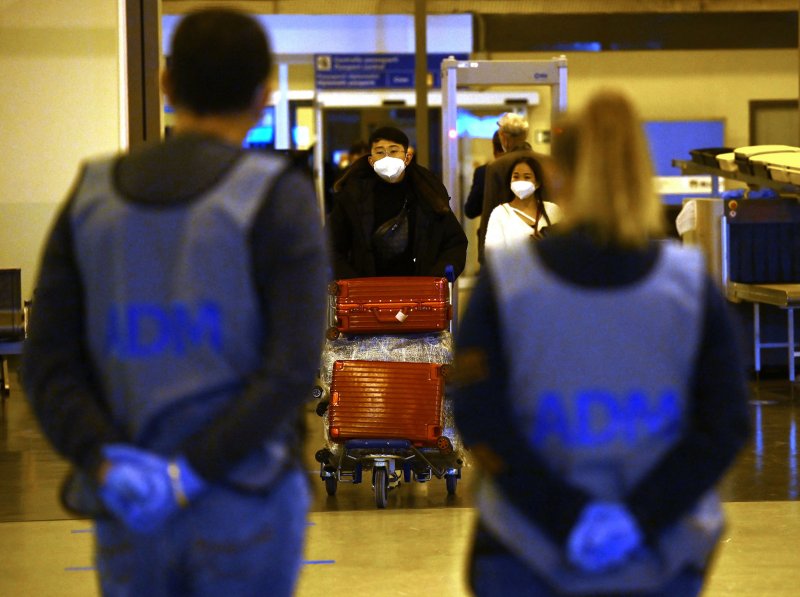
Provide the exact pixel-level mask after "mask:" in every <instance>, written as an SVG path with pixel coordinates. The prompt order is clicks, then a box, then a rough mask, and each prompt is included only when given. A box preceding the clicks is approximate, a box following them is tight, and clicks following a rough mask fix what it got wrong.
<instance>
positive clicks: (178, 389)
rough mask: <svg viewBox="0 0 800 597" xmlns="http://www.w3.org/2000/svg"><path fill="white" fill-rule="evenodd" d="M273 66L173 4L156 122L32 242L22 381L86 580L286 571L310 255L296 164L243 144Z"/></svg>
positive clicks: (88, 178)
mask: <svg viewBox="0 0 800 597" xmlns="http://www.w3.org/2000/svg"><path fill="white" fill-rule="evenodd" d="M271 68H272V57H271V52H270V49H269V43H268V40H267V37H266V35H265V33H264V31H263V30H262V28H261V27H260V25H259V24H258V22H257V21H255V20H254V19H252V18H251V17H249V16H246V15H244V14H241V13H238V12H234V11H230V10H206V11H199V12H196V13H191V14H189V15H187V16H186V17H185V18H184V19H183V20H182V21H181V22H180V24H179V26H178V28H177V29H176V31H175V34H174V38H173V42H172V52H171V56H170V60H169V65H168V68H167V70H166V71H165V73H164V75H163V77H162V85H163V88H164V91H165V93H166V94H167V96H168V98H169V100H170V103H171V104H172V105H173V106H174V108H175V127H174V130H175V135H174V136H173V137H172V138H170V139H169V140H167V141H166V142H164V143H161V144H157V145H154V146H150V147H147V148H144V149H141V150H138V151H134V152H131V153H129V154H126V155H122V156H111V157H107V158H102V159H97V160H93V161H90V162H89V163H88V164H87V165H86V166H85V167H84V168H83V169H82V170H81V173H80V176H79V178H78V180H77V183H76V184H75V187H74V189H73V191H72V193H71V194H70V196H69V198H68V200H67V202H66V204H65V206H64V208H63V209H62V210H61V212H60V214H59V215H58V218H57V220H56V222H55V225H54V228H53V230H52V232H51V234H50V237H49V240H48V242H47V245H46V248H45V252H44V256H43V261H42V264H41V271H40V274H39V279H38V283H37V291H36V312H35V314H34V315H33V318H32V320H31V322H30V323H31V326H30V339H29V341H28V343H27V345H26V352H25V355H24V363H23V366H24V369H23V380H24V386H25V390H26V393H27V396H28V398H29V400H30V402H31V404H32V406H33V409H34V411H35V413H36V415H37V416H38V418H39V420H40V421H41V425H42V427H43V429H44V431H45V433H46V435H47V437H48V438H49V439H50V441H51V442H52V443H53V445H54V446H55V448H56V449H57V450H58V451H59V452H60V453H61V454H62V455H63V456H64V457H66V458H67V459H68V460H69V461H70V462H71V463H72V464H73V465H74V468H75V474H73V475H72V476H71V477H70V479H69V482H68V484H67V485H66V486H65V492H64V498H65V501H66V503H67V505H68V506H69V507H71V508H74V509H77V510H79V511H80V512H82V513H83V514H85V515H89V516H92V517H94V518H95V522H96V539H97V541H96V546H97V551H96V563H97V569H98V573H99V577H100V585H101V588H102V591H103V594H104V595H182V596H184V595H215V596H219V595H237V596H239V595H252V596H256V595H258V596H263V595H287V596H288V595H291V594H292V591H293V587H294V584H295V582H296V578H297V575H298V572H299V568H300V564H301V561H302V560H301V558H302V549H303V536H304V529H305V525H306V522H305V517H306V511H307V507H308V504H309V496H308V493H307V486H306V480H305V478H304V473H303V471H302V470H301V469H300V467H299V465H298V463H299V459H298V458H297V450H296V444H297V442H298V439H299V437H298V431H297V426H296V421H297V420H298V415H299V413H300V408H299V407H300V406H301V405H302V403H303V402H304V401H305V398H306V396H307V393H308V389H309V388H310V387H311V385H312V382H313V376H314V372H315V370H316V368H317V365H318V360H319V351H320V347H321V342H322V336H323V328H324V319H325V298H324V297H325V285H326V281H327V279H328V277H329V262H328V258H327V254H326V248H325V241H324V234H323V231H322V227H321V217H320V215H319V213H318V208H317V207H316V205H317V203H316V200H315V196H314V192H313V187H312V185H311V183H310V181H309V180H308V178H307V177H306V176H305V175H303V174H302V173H301V172H299V171H297V170H295V169H293V168H292V167H291V166H290V165H289V163H288V162H287V161H286V160H285V159H283V158H282V157H279V156H277V155H271V154H267V153H261V152H259V153H256V152H250V151H246V150H244V149H242V143H243V140H244V138H245V135H246V133H247V131H248V130H249V129H250V128H251V127H252V126H254V125H255V124H256V123H257V122H258V120H259V118H260V115H261V112H262V109H263V106H264V104H265V102H266V100H267V98H268V97H269V86H268V81H269V76H270V72H271Z"/></svg>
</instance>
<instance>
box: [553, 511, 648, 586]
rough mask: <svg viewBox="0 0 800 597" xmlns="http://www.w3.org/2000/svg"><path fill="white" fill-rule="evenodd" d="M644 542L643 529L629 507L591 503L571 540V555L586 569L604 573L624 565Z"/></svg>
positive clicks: (569, 540)
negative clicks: (629, 510)
mask: <svg viewBox="0 0 800 597" xmlns="http://www.w3.org/2000/svg"><path fill="white" fill-rule="evenodd" d="M641 544H642V532H641V530H640V529H639V526H638V525H637V523H636V520H635V519H634V518H633V516H632V515H631V513H630V512H628V510H627V508H625V506H623V505H622V504H618V503H613V502H591V503H590V504H589V505H587V506H586V507H585V508H584V509H583V512H581V515H580V517H579V518H578V522H577V523H576V524H575V526H574V527H573V529H572V531H571V532H570V536H569V538H568V540H567V555H568V558H569V560H570V562H572V564H573V565H575V566H577V567H578V568H580V569H582V570H584V571H586V572H604V571H606V570H608V569H610V568H613V567H614V566H617V565H619V564H622V563H623V562H624V561H625V560H627V559H628V557H629V556H630V555H631V554H632V553H633V552H634V551H635V550H636V549H638V548H639V547H640V546H641Z"/></svg>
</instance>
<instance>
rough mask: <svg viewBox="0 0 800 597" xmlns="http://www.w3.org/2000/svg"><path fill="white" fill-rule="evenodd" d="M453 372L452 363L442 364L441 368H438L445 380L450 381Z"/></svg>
mask: <svg viewBox="0 0 800 597" xmlns="http://www.w3.org/2000/svg"><path fill="white" fill-rule="evenodd" d="M453 373H454V370H453V366H452V365H442V367H441V369H439V374H440V375H441V376H442V379H444V380H445V381H450V380H451V379H452V378H453Z"/></svg>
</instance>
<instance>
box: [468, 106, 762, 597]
mask: <svg viewBox="0 0 800 597" xmlns="http://www.w3.org/2000/svg"><path fill="white" fill-rule="evenodd" d="M553 157H554V159H555V162H556V164H557V166H558V168H559V170H558V171H559V173H560V174H559V177H558V179H557V180H553V181H552V182H553V185H552V186H554V187H557V188H558V189H559V190H560V193H559V194H560V199H561V201H560V205H561V207H562V209H563V210H564V220H563V221H562V223H561V224H562V226H563V227H562V230H561V232H560V233H559V234H554V235H553V236H550V237H548V238H545V239H544V240H542V241H540V242H538V243H531V242H526V241H521V242H520V243H518V244H516V245H514V246H511V247H509V248H507V249H503V250H502V251H497V252H494V253H493V254H491V255H487V262H486V264H485V265H486V267H485V268H484V270H483V271H482V272H481V278H480V280H479V282H478V284H477V286H476V288H475V290H474V292H473V295H472V298H471V300H470V304H469V306H468V308H467V312H466V313H465V316H464V318H463V320H462V323H461V327H460V333H459V337H458V339H457V360H456V363H457V366H456V371H457V372H458V373H457V377H458V380H457V381H458V388H457V391H456V392H455V396H454V415H455V421H456V424H457V426H458V428H459V430H460V431H461V434H462V438H463V440H464V442H465V445H467V446H469V447H470V448H471V454H472V456H473V457H474V458H475V460H477V461H478V462H479V463H481V464H482V465H483V470H484V472H485V473H486V475H485V478H484V479H483V481H482V482H481V484H480V489H479V490H478V499H477V502H478V509H479V524H478V528H477V531H476V533H475V539H474V543H473V548H472V554H471V565H470V569H471V570H470V571H471V582H472V587H473V589H474V591H475V594H476V595H479V596H488V595H498V596H500V595H502V596H507V595H515V596H527V595H536V596H552V595H593V596H597V595H609V596H610V595H614V596H620V595H648V596H656V595H659V596H663V597H689V596H695V595H697V594H698V593H699V592H700V590H701V587H702V584H703V578H704V573H705V571H706V568H707V564H708V560H709V557H710V554H711V553H712V550H713V548H714V546H715V544H716V542H717V541H718V539H719V536H720V533H721V529H722V525H723V516H722V511H721V509H720V504H719V500H718V499H717V497H716V495H715V493H714V486H715V484H716V483H717V482H718V481H719V480H720V477H721V476H722V475H723V473H724V472H725V470H726V469H727V467H728V466H729V465H730V464H731V462H732V461H733V459H734V457H735V456H736V454H737V453H738V452H739V450H740V449H741V448H742V447H743V445H744V443H745V441H746V439H747V437H748V433H749V419H748V411H747V392H746V384H745V379H744V365H743V362H742V354H741V346H740V345H739V341H738V338H737V334H736V333H735V332H736V330H735V328H734V327H733V324H732V322H731V319H730V318H729V314H728V312H727V306H726V304H725V301H724V300H723V298H722V296H721V294H720V292H719V290H718V289H717V288H716V286H715V284H714V283H713V282H712V281H711V279H710V278H709V277H708V276H707V274H706V273H705V271H704V265H703V260H702V256H701V255H700V254H699V253H698V252H696V251H694V250H690V249H689V248H684V247H681V246H679V245H677V244H671V243H668V242H663V241H662V242H660V241H654V240H652V239H653V238H655V237H657V236H658V235H660V234H661V233H662V232H661V231H662V226H663V224H662V217H663V214H662V208H661V204H660V200H659V198H658V196H657V195H655V193H654V191H653V187H652V177H651V176H652V175H651V167H650V162H649V157H648V151H647V145H646V141H645V139H644V138H643V134H642V130H641V126H640V124H639V120H638V118H637V116H636V113H635V110H634V108H633V106H632V105H631V103H630V101H629V100H628V99H627V98H626V97H625V96H624V95H621V94H619V93H617V92H614V91H603V92H600V93H598V94H596V95H595V96H593V97H592V98H591V99H590V100H589V101H588V104H587V105H586V107H585V108H584V109H583V110H582V111H581V112H580V114H579V115H578V116H577V117H575V118H574V119H572V120H571V121H569V122H568V124H567V125H566V127H565V128H564V129H563V132H561V133H560V134H556V135H555V138H554V145H553Z"/></svg>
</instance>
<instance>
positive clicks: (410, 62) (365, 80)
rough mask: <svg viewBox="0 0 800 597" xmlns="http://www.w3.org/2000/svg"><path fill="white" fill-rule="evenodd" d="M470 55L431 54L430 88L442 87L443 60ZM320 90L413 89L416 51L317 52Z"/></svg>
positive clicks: (317, 81)
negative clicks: (413, 52)
mask: <svg viewBox="0 0 800 597" xmlns="http://www.w3.org/2000/svg"><path fill="white" fill-rule="evenodd" d="M451 56H454V57H455V58H456V59H457V60H466V59H467V58H468V56H467V54H428V60H427V67H428V87H430V88H434V89H438V88H439V87H441V83H442V81H441V78H442V77H441V64H442V60H444V59H445V58H449V57H451ZM314 80H315V85H316V88H317V89H349V90H354V89H413V88H414V87H415V83H414V54H315V55H314Z"/></svg>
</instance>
